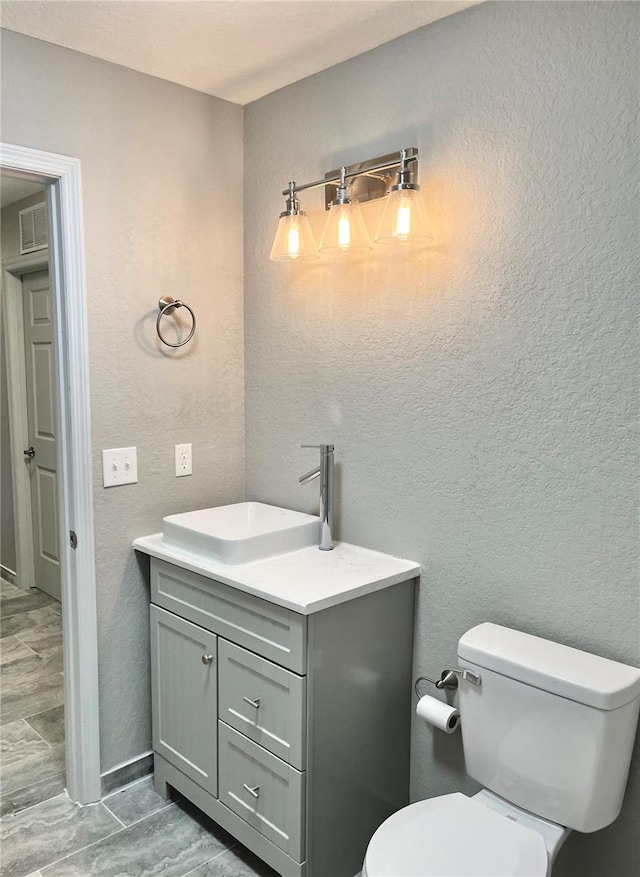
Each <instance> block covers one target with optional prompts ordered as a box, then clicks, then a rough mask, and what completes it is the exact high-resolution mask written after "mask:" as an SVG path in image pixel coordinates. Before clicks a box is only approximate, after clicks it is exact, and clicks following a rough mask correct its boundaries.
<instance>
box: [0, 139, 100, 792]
mask: <svg viewBox="0 0 640 877" xmlns="http://www.w3.org/2000/svg"><path fill="white" fill-rule="evenodd" d="M0 166H1V167H2V169H3V170H7V171H10V172H12V173H15V174H16V175H19V176H23V177H26V178H28V179H31V180H34V181H36V182H42V183H44V184H45V185H47V187H48V188H47V196H48V197H47V204H48V216H49V276H50V281H51V288H52V291H53V311H54V313H53V318H54V332H55V339H56V360H55V367H56V379H57V386H58V399H57V401H58V406H57V429H58V435H59V437H60V440H59V442H58V449H57V450H58V473H59V484H60V490H59V499H58V503H59V521H60V533H59V536H60V572H61V580H62V626H63V634H64V635H63V654H64V673H65V685H64V700H65V748H66V771H67V792H68V794H69V797H70V798H71V799H72V800H73V801H76V802H77V803H79V804H92V803H95V802H96V801H99V800H100V797H101V781H100V721H99V700H98V635H97V634H98V624H97V609H96V573H95V542H94V522H93V482H92V479H93V472H92V447H91V421H90V395H89V355H88V333H87V313H86V310H87V308H86V292H85V290H86V284H85V265H84V230H83V221H82V181H81V168H80V160H79V159H77V158H72V157H70V156H66V155H58V154H57V153H52V152H43V151H41V150H38V149H31V148H29V147H26V146H17V145H14V144H10V143H4V142H3V143H0ZM5 276H6V275H3V277H5ZM71 531H74V532H75V533H76V535H77V547H73V548H72V546H71V543H70V533H71Z"/></svg>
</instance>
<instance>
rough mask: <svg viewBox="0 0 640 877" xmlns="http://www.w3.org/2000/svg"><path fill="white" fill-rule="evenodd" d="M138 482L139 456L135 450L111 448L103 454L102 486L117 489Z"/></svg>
mask: <svg viewBox="0 0 640 877" xmlns="http://www.w3.org/2000/svg"><path fill="white" fill-rule="evenodd" d="M137 480H138V455H137V453H136V449H135V448H111V449H110V450H108V451H103V452H102V484H103V486H104V487H117V486H118V485H119V484H134V483H135V482H136V481H137Z"/></svg>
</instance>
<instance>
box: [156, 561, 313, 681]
mask: <svg viewBox="0 0 640 877" xmlns="http://www.w3.org/2000/svg"><path fill="white" fill-rule="evenodd" d="M151 600H152V602H153V603H156V604H157V605H158V606H163V607H164V608H165V609H168V610H169V611H170V612H174V613H175V614H176V615H180V616H182V617H183V618H187V619H188V620H189V621H193V622H195V623H196V624H200V625H201V626H202V627H204V628H206V629H207V630H210V631H212V632H213V633H218V634H220V635H221V636H224V637H227V638H228V639H231V640H233V641H234V642H237V643H239V644H240V645H241V646H245V647H246V648H248V649H251V651H252V652H257V653H258V654H259V655H263V656H264V657H265V658H269V660H271V661H275V662H276V664H281V665H282V666H283V667H288V668H289V669H290V670H295V671H296V672H297V673H304V672H305V665H306V629H307V627H306V619H305V617H304V616H303V615H298V614H297V613H296V612H292V611H291V610H290V609H285V608H284V607H282V606H276V605H275V604H273V603H269V602H268V601H267V600H261V599H260V598H259V597H254V596H253V595H252V594H245V593H244V592H243V591H238V590H237V589H236V588H232V587H230V586H229V585H223V584H222V583H221V582H217V581H215V580H214V579H208V578H206V577H205V576H201V575H198V574H197V573H194V572H190V571H189V570H186V569H182V568H181V567H179V566H175V565H174V564H172V563H166V562H165V561H163V560H157V559H156V558H152V560H151Z"/></svg>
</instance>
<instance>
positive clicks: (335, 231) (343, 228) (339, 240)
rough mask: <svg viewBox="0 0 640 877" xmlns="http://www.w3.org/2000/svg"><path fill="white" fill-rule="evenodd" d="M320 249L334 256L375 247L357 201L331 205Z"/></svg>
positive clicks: (365, 250)
mask: <svg viewBox="0 0 640 877" xmlns="http://www.w3.org/2000/svg"><path fill="white" fill-rule="evenodd" d="M319 249H320V252H321V253H327V254H329V255H332V256H335V255H348V254H349V253H366V252H368V251H369V250H372V249H373V242H372V240H371V236H370V235H369V232H368V231H367V226H366V225H365V224H364V219H363V218H362V214H361V213H360V209H359V207H358V202H357V201H348V202H347V203H345V204H332V205H331V208H330V209H329V215H328V216H327V221H326V223H325V226H324V231H323V232H322V237H321V238H320V247H319Z"/></svg>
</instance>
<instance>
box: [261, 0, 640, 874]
mask: <svg viewBox="0 0 640 877" xmlns="http://www.w3.org/2000/svg"><path fill="white" fill-rule="evenodd" d="M639 13H640V8H639V7H638V5H637V4H630V3H621V4H615V3H594V4H584V3H526V2H523V3H495V4H494V3H488V4H484V5H481V6H478V7H475V8H473V9H470V10H468V11H465V12H463V13H460V14H458V15H455V16H453V17H451V18H447V19H445V20H443V21H440V22H437V23H436V24H434V25H431V26H429V27H427V28H424V29H422V30H419V31H415V32H414V33H412V34H409V35H407V36H406V37H402V38H400V39H398V40H396V41H394V42H392V43H389V44H387V45H385V46H382V47H380V48H379V49H376V50H374V51H372V52H369V53H367V54H365V55H362V56H360V57H358V58H355V59H353V60H351V61H349V62H347V63H345V64H342V65H340V66H338V67H335V68H332V69H330V70H327V71H325V72H323V73H320V74H318V75H316V76H314V77H311V78H309V79H307V80H305V81H302V82H299V83H297V84H294V85H292V86H289V87H287V88H285V89H282V90H281V91H279V92H276V93H274V94H272V95H270V96H267V97H265V98H263V99H262V100H260V101H257V102H256V103H254V104H251V105H250V106H248V107H247V108H246V109H245V192H246V210H245V240H246V247H245V344H246V361H245V369H246V467H247V472H246V493H247V497H248V498H254V499H262V500H269V501H272V502H275V503H279V504H282V505H284V506H290V507H293V508H298V509H301V510H304V511H312V510H313V509H314V507H315V505H314V502H315V501H316V500H315V497H316V488H314V487H312V486H311V487H301V486H299V485H298V483H297V476H298V475H299V474H301V473H302V472H303V471H305V469H307V468H309V467H310V466H311V465H313V462H314V457H313V452H310V451H302V450H300V449H299V447H298V446H299V445H300V444H301V443H302V442H303V441H306V442H319V441H333V442H335V444H336V448H337V457H338V459H339V460H340V461H341V472H340V479H339V508H340V515H339V534H340V536H341V537H342V538H343V539H346V540H348V541H351V542H355V543H359V544H362V545H366V546H369V547H372V548H378V549H380V550H382V551H388V552H391V553H394V554H399V555H403V556H405V557H409V558H413V559H416V560H419V561H420V562H421V563H422V564H423V566H424V575H423V578H422V585H421V589H420V597H419V606H418V616H417V625H416V641H415V672H416V674H417V673H420V672H421V671H429V672H430V673H437V672H438V671H439V670H440V669H441V668H442V667H444V666H446V665H448V664H450V663H452V662H454V661H455V654H456V643H457V640H458V638H459V636H460V635H461V634H462V633H463V632H464V631H465V630H466V629H467V628H469V627H471V626H472V625H474V624H476V623H478V622H481V621H485V620H491V621H495V622H498V623H502V624H506V625H511V626H514V627H516V628H519V629H522V630H525V631H529V632H533V633H537V634H540V635H542V636H545V637H549V638H552V639H557V640H558V641H561V642H564V643H568V644H570V645H574V646H578V647H582V648H585V649H588V650H593V651H594V652H597V653H600V654H602V655H606V656H608V657H611V658H615V659H618V660H621V661H626V662H628V663H632V664H638V662H640V653H639V645H640V642H639V640H640V637H639V609H640V605H639V594H638V544H637V539H636V531H635V527H634V498H635V494H636V488H637V477H638V466H637V444H636V438H635V434H634V433H633V432H632V421H631V417H632V407H633V403H634V401H635V398H636V389H637V365H638V361H637V335H636V334H635V329H634V325H633V323H634V318H636V317H637V292H638V290H637V277H638V267H639V265H638V258H637V212H636V208H635V207H634V204H633V200H632V198H633V195H632V193H633V190H634V185H635V181H636V174H637V165H636V155H635V152H634V139H635V138H636V137H637V134H638V125H637V116H636V113H637V103H638V102H637V99H638V69H637V55H636V52H637V40H638V30H639V20H640V19H639ZM404 145H415V146H418V147H419V149H420V154H421V179H422V182H423V183H424V190H425V194H426V196H427V200H428V202H429V204H430V207H431V212H432V215H433V219H434V223H435V227H436V230H437V242H436V245H435V246H434V247H432V248H431V249H430V250H429V251H428V252H426V253H422V254H416V255H410V256H393V255H387V254H380V253H375V254H373V255H371V256H369V257H365V258H361V259H358V258H355V259H349V260H344V261H341V259H340V258H338V259H337V260H331V259H330V258H323V259H322V260H320V261H319V262H317V263H315V264H311V265H309V264H304V265H303V264H300V265H285V264H277V263H272V262H269V261H268V256H269V250H270V246H271V241H272V236H273V234H274V232H275V226H276V221H277V216H278V213H279V212H280V210H282V206H281V205H282V203H283V199H282V198H281V197H280V194H279V193H280V190H281V189H282V188H283V187H285V186H286V183H287V181H288V180H289V179H296V180H298V181H299V182H305V181H308V180H312V179H317V178H318V177H321V176H322V175H323V174H324V172H325V171H326V170H329V169H330V168H333V167H336V166H339V165H340V164H341V163H343V162H344V163H349V162H351V161H358V160H360V159H363V158H366V157H373V156H375V155H381V154H384V153H385V152H389V151H392V150H395V149H398V148H400V147H401V146H404ZM304 205H305V206H306V209H307V210H308V212H309V214H310V218H311V219H312V221H313V223H314V224H315V225H316V228H319V227H320V226H321V223H322V220H323V216H322V207H321V195H320V194H319V193H307V196H306V197H305V198H304ZM376 209H377V208H376ZM375 212H376V211H375V210H373V209H371V210H369V211H368V215H369V218H370V219H371V220H374V219H375V216H374V214H375ZM301 586H302V585H301ZM413 730H414V735H413V763H412V775H413V789H412V794H413V797H414V798H416V799H418V798H422V797H426V796H430V795H437V794H442V793H446V792H449V791H452V790H454V789H457V788H465V789H467V790H472V789H475V788H476V787H475V785H474V784H473V783H471V782H469V781H466V780H465V778H464V773H463V768H462V758H461V741H460V738H459V737H458V736H456V737H453V738H449V737H447V738H445V737H444V735H441V734H433V733H432V732H431V730H430V729H428V728H427V727H425V726H422V725H421V724H418V723H415V724H414V729H413ZM639 787H640V764H638V747H636V762H635V764H634V767H633V770H632V778H631V781H630V785H629V788H628V792H627V801H626V809H625V812H624V814H623V815H622V816H621V817H620V819H619V820H618V821H617V822H616V823H615V824H614V825H613V826H612V827H611V828H609V829H607V830H605V831H603V832H601V833H599V834H597V835H592V836H589V837H586V836H580V837H572V838H570V840H569V841H568V842H567V845H566V847H565V849H564V850H563V851H562V852H561V854H560V857H559V859H558V864H557V871H556V872H554V874H555V873H557V875H559V877H563V875H571V877H596V875H597V877H602V875H604V874H607V875H611V877H614V875H615V877H622V875H632V874H634V875H635V874H637V873H638V862H639V861H640V849H639V847H638V832H637V818H638V812H639V808H640V800H639V798H640V788H639Z"/></svg>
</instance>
